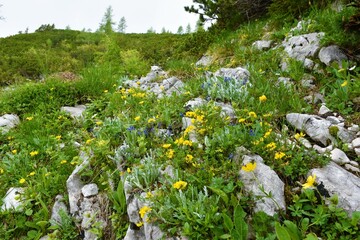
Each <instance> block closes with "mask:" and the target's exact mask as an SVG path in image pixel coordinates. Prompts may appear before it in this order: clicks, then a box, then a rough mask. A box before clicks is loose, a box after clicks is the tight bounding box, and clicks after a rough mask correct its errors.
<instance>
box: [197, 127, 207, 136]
mask: <svg viewBox="0 0 360 240" xmlns="http://www.w3.org/2000/svg"><path fill="white" fill-rule="evenodd" d="M205 132H206V129H205V128H201V129H199V130H198V133H199V134H201V135H204V134H205Z"/></svg>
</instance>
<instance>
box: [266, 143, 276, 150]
mask: <svg viewBox="0 0 360 240" xmlns="http://www.w3.org/2000/svg"><path fill="white" fill-rule="evenodd" d="M266 148H267V149H268V150H270V151H273V150H275V149H276V143H274V142H271V143H269V144H267V145H266Z"/></svg>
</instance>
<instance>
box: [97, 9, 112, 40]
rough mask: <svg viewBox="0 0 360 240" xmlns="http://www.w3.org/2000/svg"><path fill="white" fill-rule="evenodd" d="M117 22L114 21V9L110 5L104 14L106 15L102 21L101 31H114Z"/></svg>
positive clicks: (108, 32) (107, 32)
mask: <svg viewBox="0 0 360 240" xmlns="http://www.w3.org/2000/svg"><path fill="white" fill-rule="evenodd" d="M114 24H115V23H114V22H113V9H112V7H111V6H109V7H108V8H107V9H106V12H105V14H104V17H103V19H102V21H101V23H100V27H99V31H100V32H104V33H106V34H110V33H113V32H114V30H113V25H114Z"/></svg>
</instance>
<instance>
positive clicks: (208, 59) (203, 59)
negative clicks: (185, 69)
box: [195, 55, 214, 67]
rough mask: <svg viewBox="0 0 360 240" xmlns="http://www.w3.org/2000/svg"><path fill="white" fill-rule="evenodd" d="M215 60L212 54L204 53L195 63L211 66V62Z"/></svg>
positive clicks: (196, 64)
mask: <svg viewBox="0 0 360 240" xmlns="http://www.w3.org/2000/svg"><path fill="white" fill-rule="evenodd" d="M213 61H214V59H213V57H212V56H209V55H204V56H202V57H201V59H200V60H199V61H197V62H196V63H195V66H197V67H199V66H205V67H207V66H210V65H211V63H212V62H213Z"/></svg>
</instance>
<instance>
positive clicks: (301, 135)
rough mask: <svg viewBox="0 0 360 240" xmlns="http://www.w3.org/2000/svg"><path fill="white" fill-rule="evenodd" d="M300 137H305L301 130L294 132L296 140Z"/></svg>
mask: <svg viewBox="0 0 360 240" xmlns="http://www.w3.org/2000/svg"><path fill="white" fill-rule="evenodd" d="M302 137H305V134H304V133H302V132H301V133H297V134H295V139H296V140H299V139H300V138H302Z"/></svg>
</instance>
